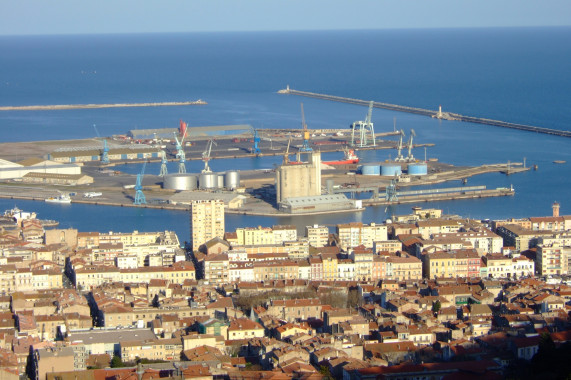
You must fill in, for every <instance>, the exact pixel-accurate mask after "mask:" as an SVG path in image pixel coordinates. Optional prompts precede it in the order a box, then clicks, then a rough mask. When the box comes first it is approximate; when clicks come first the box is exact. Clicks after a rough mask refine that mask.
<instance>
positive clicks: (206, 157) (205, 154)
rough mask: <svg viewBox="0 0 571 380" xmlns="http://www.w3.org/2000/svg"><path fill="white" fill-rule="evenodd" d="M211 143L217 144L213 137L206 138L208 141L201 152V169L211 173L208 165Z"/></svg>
mask: <svg viewBox="0 0 571 380" xmlns="http://www.w3.org/2000/svg"><path fill="white" fill-rule="evenodd" d="M213 144H214V145H216V146H218V144H216V141H214V140H213V139H210V140H208V143H207V144H206V150H205V151H204V152H202V161H204V169H202V172H203V173H212V170H210V166H209V165H208V161H210V152H211V151H212V145H213Z"/></svg>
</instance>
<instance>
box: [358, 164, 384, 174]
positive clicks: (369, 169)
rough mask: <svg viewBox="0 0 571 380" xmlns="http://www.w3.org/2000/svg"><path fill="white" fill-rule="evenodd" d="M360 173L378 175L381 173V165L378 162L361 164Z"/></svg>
mask: <svg viewBox="0 0 571 380" xmlns="http://www.w3.org/2000/svg"><path fill="white" fill-rule="evenodd" d="M361 174H363V175H379V174H381V166H380V165H379V164H363V166H361Z"/></svg>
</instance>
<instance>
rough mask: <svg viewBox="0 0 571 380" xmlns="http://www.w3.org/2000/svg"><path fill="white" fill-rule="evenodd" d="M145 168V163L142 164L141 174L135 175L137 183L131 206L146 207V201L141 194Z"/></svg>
mask: <svg viewBox="0 0 571 380" xmlns="http://www.w3.org/2000/svg"><path fill="white" fill-rule="evenodd" d="M146 166H147V161H145V162H144V163H143V168H142V169H141V173H139V174H137V182H136V184H135V201H134V202H133V204H136V205H146V204H147V199H146V198H145V194H143V177H144V176H145V167H146Z"/></svg>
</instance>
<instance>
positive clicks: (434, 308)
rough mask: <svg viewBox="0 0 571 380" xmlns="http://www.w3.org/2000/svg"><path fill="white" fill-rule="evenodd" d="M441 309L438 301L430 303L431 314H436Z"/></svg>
mask: <svg viewBox="0 0 571 380" xmlns="http://www.w3.org/2000/svg"><path fill="white" fill-rule="evenodd" d="M441 308H442V305H441V304H440V300H436V301H434V302H433V303H432V312H433V313H438V312H439V311H440V309H441Z"/></svg>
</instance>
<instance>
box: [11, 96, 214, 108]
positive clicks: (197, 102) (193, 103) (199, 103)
mask: <svg viewBox="0 0 571 380" xmlns="http://www.w3.org/2000/svg"><path fill="white" fill-rule="evenodd" d="M206 104H208V103H206V102H205V101H204V100H200V99H199V100H193V101H187V102H160V103H113V104H55V105H43V106H42V105H39V106H4V107H0V111H56V110H78V109H95V108H125V107H172V106H203V105H206Z"/></svg>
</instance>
